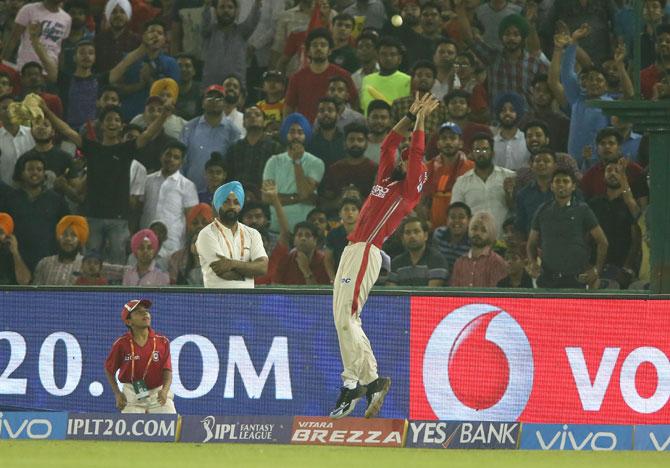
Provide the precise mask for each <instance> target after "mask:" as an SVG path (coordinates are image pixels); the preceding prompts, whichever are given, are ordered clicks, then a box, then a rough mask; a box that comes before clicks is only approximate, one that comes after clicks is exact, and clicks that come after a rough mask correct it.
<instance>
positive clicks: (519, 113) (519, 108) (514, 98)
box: [493, 92, 526, 123]
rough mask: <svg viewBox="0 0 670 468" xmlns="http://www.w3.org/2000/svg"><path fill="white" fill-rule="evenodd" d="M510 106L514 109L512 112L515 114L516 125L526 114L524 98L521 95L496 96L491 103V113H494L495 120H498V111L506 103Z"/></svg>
mask: <svg viewBox="0 0 670 468" xmlns="http://www.w3.org/2000/svg"><path fill="white" fill-rule="evenodd" d="M508 102H509V103H510V104H512V107H514V112H516V122H517V123H518V122H519V121H521V119H523V116H524V115H525V114H526V98H524V97H523V96H522V95H520V94H518V93H514V92H509V93H503V94H498V95H497V96H496V99H495V101H494V103H493V112H495V118H498V115H500V111H501V110H502V108H503V106H504V105H505V104H507V103H508Z"/></svg>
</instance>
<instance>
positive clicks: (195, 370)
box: [0, 289, 409, 418]
mask: <svg viewBox="0 0 670 468" xmlns="http://www.w3.org/2000/svg"><path fill="white" fill-rule="evenodd" d="M138 297H146V298H147V299H150V300H152V301H153V303H154V305H153V307H152V317H153V319H152V320H153V327H154V328H155V330H156V331H157V332H158V333H161V334H164V335H166V336H167V337H168V338H169V339H170V340H171V352H172V367H173V384H172V390H173V391H174V393H175V399H174V401H175V406H176V408H177V411H178V412H179V413H180V414H205V415H207V414H225V415H276V416H279V415H288V414H290V415H294V414H302V415H324V414H328V412H329V411H330V410H331V409H332V407H333V406H334V404H335V401H336V399H337V397H338V395H339V388H340V386H341V385H342V382H341V379H340V373H341V372H342V364H341V359H340V352H339V347H338V342H337V334H336V331H335V326H334V324H333V314H332V296H331V295H328V294H317V295H315V294H311V295H308V294H277V293H272V294H270V293H269V291H268V293H259V292H252V293H244V294H242V293H229V292H220V291H211V290H210V291H206V290H201V291H198V292H185V291H178V290H177V291H175V290H169V289H164V290H162V291H155V290H154V291H143V292H137V290H133V291H123V290H119V289H110V290H109V291H99V290H96V291H81V290H79V291H64V290H63V291H45V290H38V291H23V290H13V291H3V292H2V293H1V294H0V310H1V311H2V313H1V314H0V375H3V377H4V378H3V379H0V409H1V408H3V407H4V408H8V407H14V408H26V409H39V408H49V409H54V410H69V411H77V412H96V413H113V412H115V411H116V409H115V406H114V396H113V394H112V392H111V391H110V389H109V387H108V384H107V382H106V378H105V374H104V370H103V364H104V362H105V359H106V357H107V354H108V353H109V350H110V348H111V346H112V343H113V342H114V341H115V340H116V339H117V338H118V337H119V336H121V335H122V334H124V333H125V332H126V329H125V326H124V325H123V323H122V322H121V319H120V312H121V308H122V306H123V304H125V303H126V302H127V301H128V300H129V299H134V298H138ZM363 326H364V329H365V331H366V333H367V335H368V337H369V339H370V341H371V343H372V347H373V349H374V351H375V354H376V357H377V360H378V362H379V370H380V372H381V373H383V375H388V376H390V377H391V378H392V379H393V388H392V389H391V392H390V393H389V395H388V396H387V398H386V401H385V403H384V407H383V408H382V411H381V414H380V416H381V417H386V418H405V417H407V415H408V407H409V297H401V296H372V297H370V299H369V300H368V302H367V304H366V305H365V308H364V311H363ZM364 406H365V405H359V407H357V408H356V411H355V414H354V415H361V414H362V413H363V411H364V410H365V408H364Z"/></svg>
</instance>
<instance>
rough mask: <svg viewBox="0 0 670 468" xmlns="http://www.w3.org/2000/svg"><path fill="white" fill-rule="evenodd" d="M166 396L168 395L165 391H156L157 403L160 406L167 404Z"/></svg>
mask: <svg viewBox="0 0 670 468" xmlns="http://www.w3.org/2000/svg"><path fill="white" fill-rule="evenodd" d="M167 394H168V392H167V390H165V389H163V388H161V389H160V390H159V391H158V395H157V396H158V403H160V404H161V406H164V405H165V403H166V402H167Z"/></svg>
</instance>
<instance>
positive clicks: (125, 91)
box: [109, 20, 181, 120]
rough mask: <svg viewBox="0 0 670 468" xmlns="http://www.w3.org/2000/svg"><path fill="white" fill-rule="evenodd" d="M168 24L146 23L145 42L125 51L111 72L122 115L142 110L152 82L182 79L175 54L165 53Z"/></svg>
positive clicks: (133, 115)
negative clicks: (119, 95)
mask: <svg viewBox="0 0 670 468" xmlns="http://www.w3.org/2000/svg"><path fill="white" fill-rule="evenodd" d="M164 47H165V26H164V25H163V23H161V22H160V21H158V20H152V21H149V22H147V23H146V24H145V25H144V34H143V35H142V44H140V46H139V47H138V48H137V49H135V50H133V51H132V52H130V53H129V54H128V55H126V56H125V57H124V58H123V60H121V62H119V64H118V65H117V66H115V67H114V68H112V70H111V71H110V72H109V81H110V83H112V84H113V85H116V86H118V87H119V88H120V90H121V95H122V98H121V108H122V111H123V119H124V120H130V119H132V118H133V117H135V116H136V115H138V114H141V113H142V111H143V107H144V103H145V102H146V100H147V98H148V97H149V89H150V88H151V84H152V83H153V82H154V81H156V80H160V79H161V78H172V79H173V80H175V81H176V82H179V80H180V79H181V71H180V69H179V65H178V64H177V61H176V60H175V59H174V57H170V56H169V55H167V54H165V53H163V48H164Z"/></svg>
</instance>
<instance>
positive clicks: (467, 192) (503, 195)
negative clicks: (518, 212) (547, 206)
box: [451, 133, 515, 235]
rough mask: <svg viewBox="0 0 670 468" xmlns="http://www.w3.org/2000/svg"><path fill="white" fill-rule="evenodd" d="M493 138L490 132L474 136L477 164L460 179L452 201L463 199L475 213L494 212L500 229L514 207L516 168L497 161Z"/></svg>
mask: <svg viewBox="0 0 670 468" xmlns="http://www.w3.org/2000/svg"><path fill="white" fill-rule="evenodd" d="M493 156H494V151H493V138H491V136H490V135H488V134H486V133H477V134H475V136H473V137H472V160H473V161H474V162H475V167H474V168H473V169H470V170H469V171H468V172H466V173H465V174H463V175H462V176H460V177H459V178H458V179H456V183H455V184H454V188H453V189H452V191H451V203H452V204H453V203H455V202H463V203H465V204H466V205H468V206H469V207H470V209H471V210H472V213H473V214H474V213H478V212H480V211H488V212H490V213H491V214H492V215H493V217H494V218H495V220H496V227H497V232H498V233H499V235H500V234H502V232H503V229H502V225H503V222H504V221H505V219H506V218H507V215H508V214H509V210H510V209H512V208H513V207H514V181H515V178H514V171H510V170H509V169H505V168H504V167H500V166H496V165H494V164H493Z"/></svg>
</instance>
